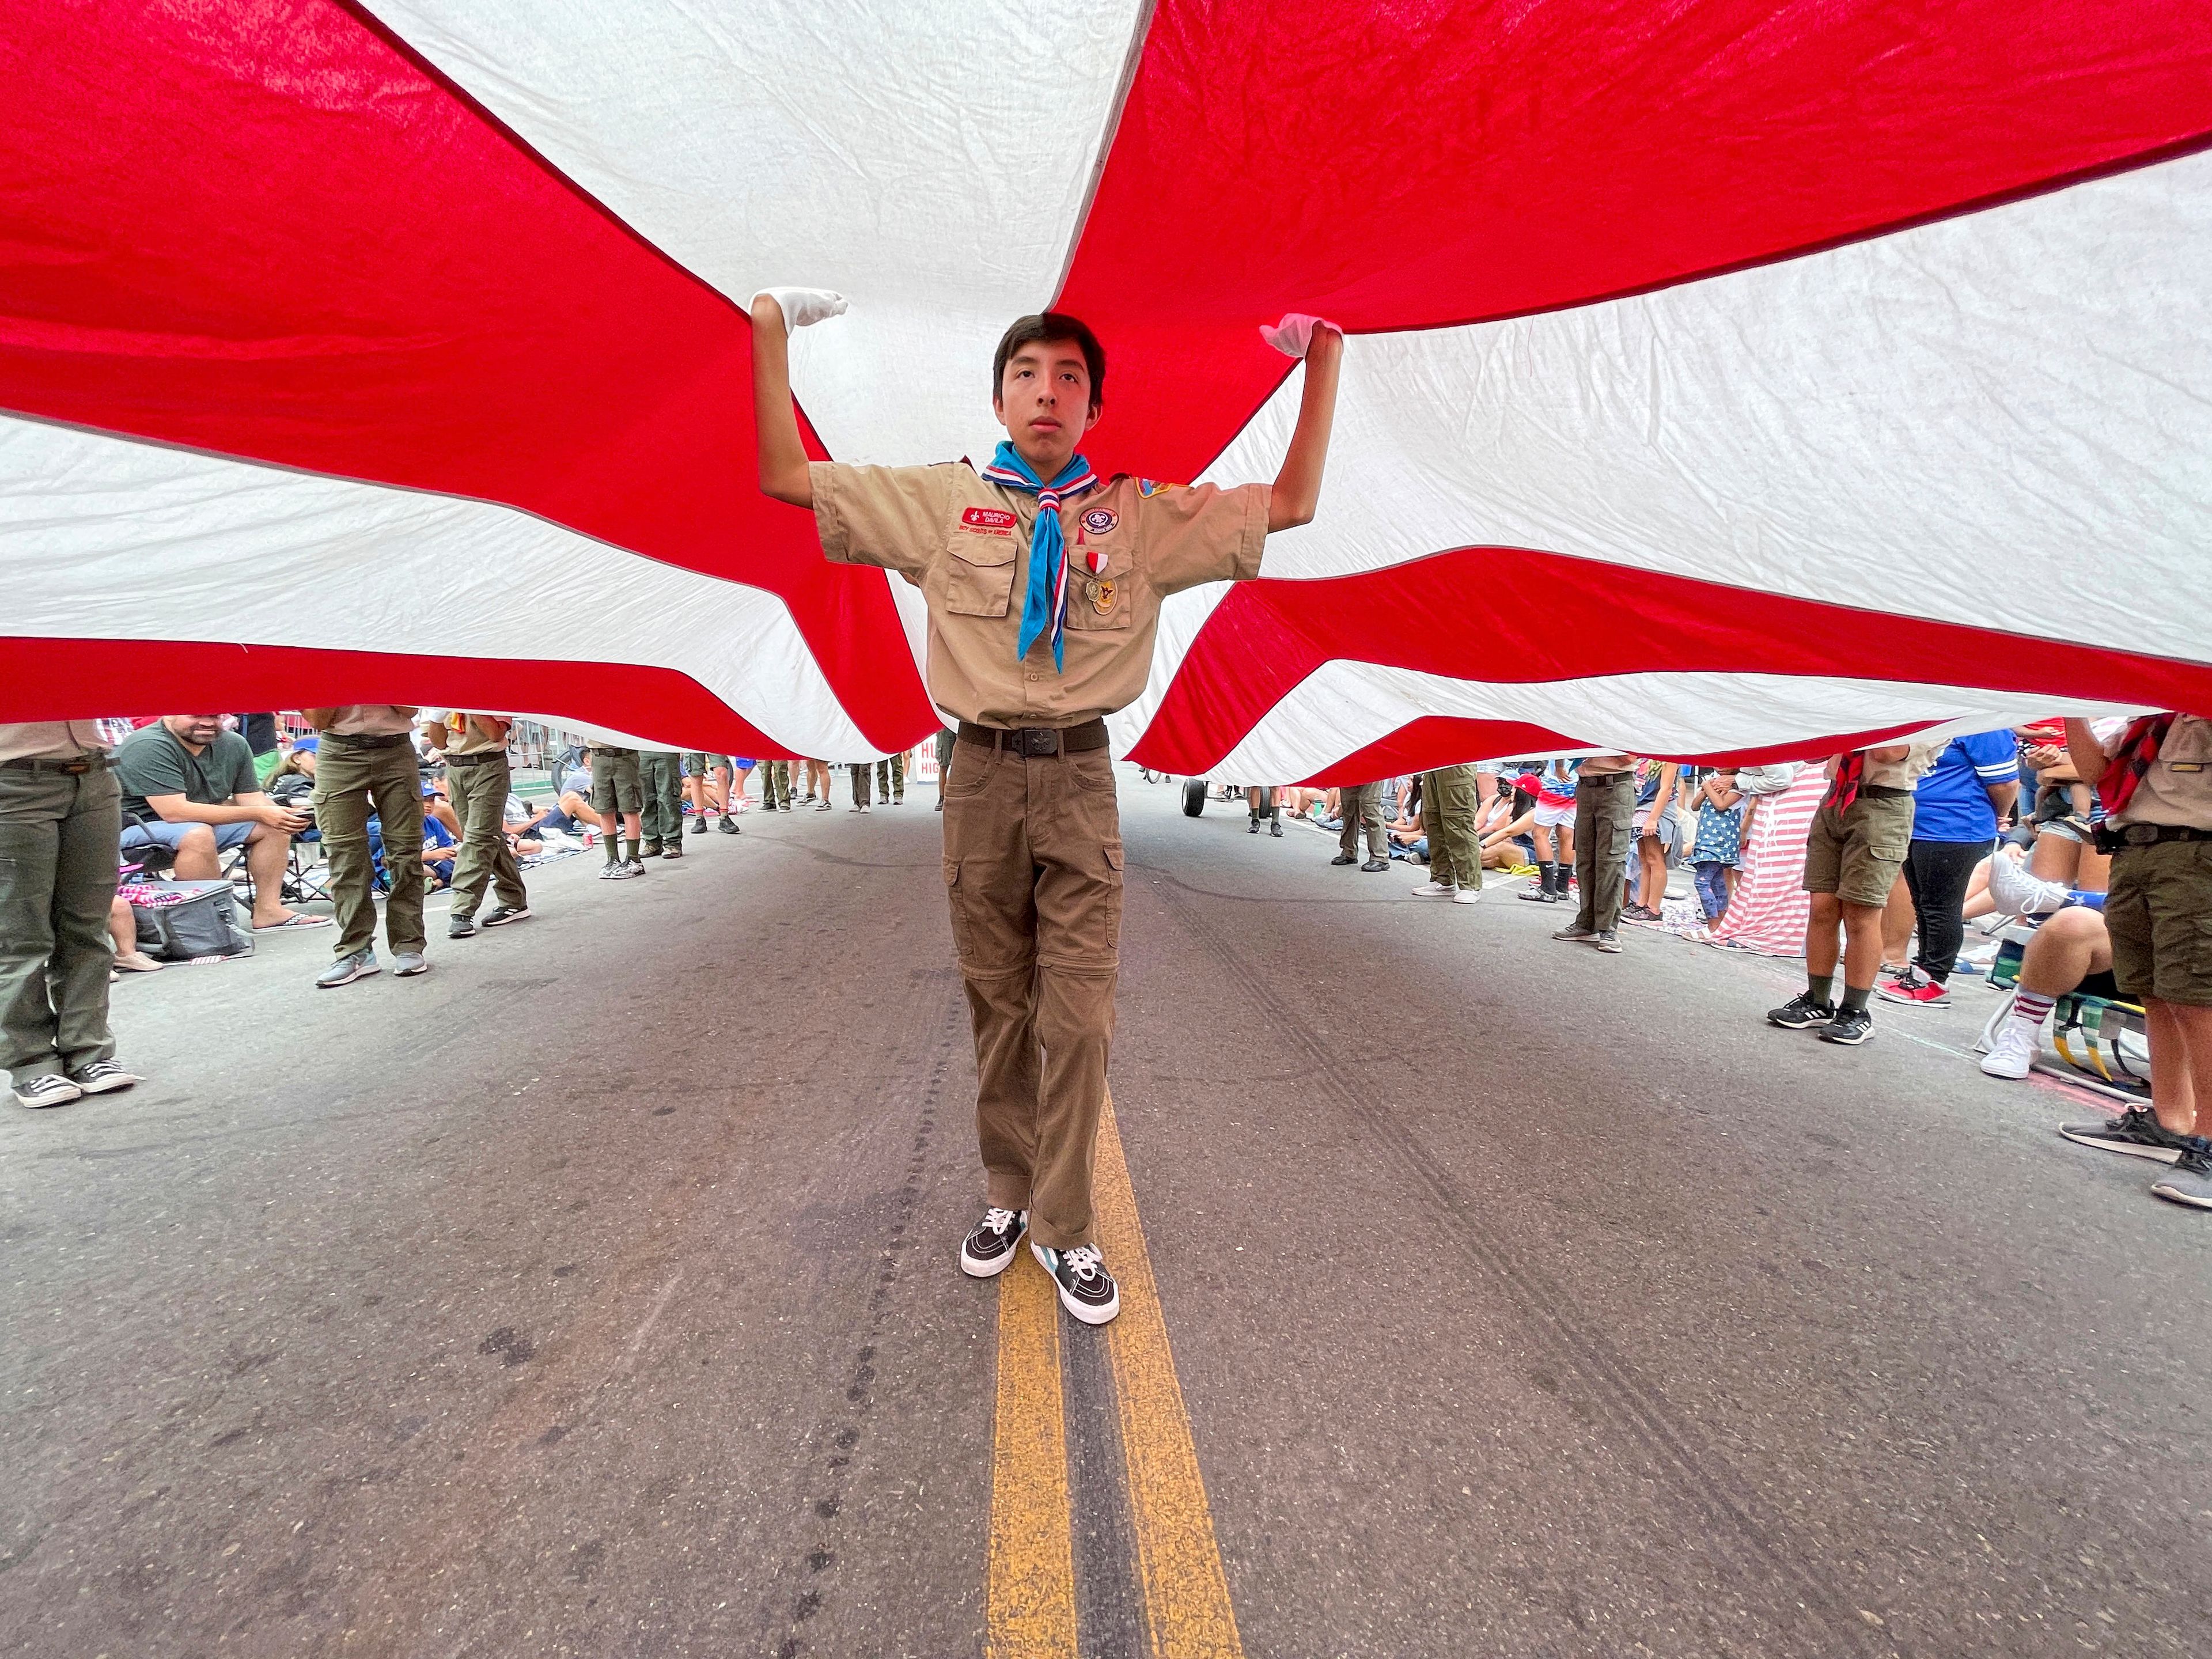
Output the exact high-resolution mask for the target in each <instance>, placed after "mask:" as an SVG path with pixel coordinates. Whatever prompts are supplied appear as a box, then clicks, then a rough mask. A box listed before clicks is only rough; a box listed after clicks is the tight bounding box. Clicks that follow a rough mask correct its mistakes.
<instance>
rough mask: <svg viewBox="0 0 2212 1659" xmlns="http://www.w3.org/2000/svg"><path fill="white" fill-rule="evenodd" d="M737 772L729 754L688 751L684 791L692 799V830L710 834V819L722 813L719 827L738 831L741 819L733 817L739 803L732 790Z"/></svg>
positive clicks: (733, 832)
mask: <svg viewBox="0 0 2212 1659" xmlns="http://www.w3.org/2000/svg"><path fill="white" fill-rule="evenodd" d="M732 775H733V774H732V770H731V767H730V757H728V756H727V755H714V754H708V753H706V752H704V751H702V750H696V749H687V750H684V794H685V795H686V796H687V797H688V798H689V799H690V802H691V833H692V834H693V835H695V836H703V835H705V834H706V833H707V820H708V817H710V816H712V815H713V814H714V813H716V812H719V813H720V814H721V822H720V823H718V824H717V825H716V826H715V828H717V829H720V831H721V832H722V833H723V834H724V835H726V836H734V835H736V834H738V821H737V820H736V819H735V818H733V817H731V816H730V811H731V809H732V807H734V806H735V805H737V799H736V797H735V796H734V795H733V794H732V793H731V790H730V783H731V779H732Z"/></svg>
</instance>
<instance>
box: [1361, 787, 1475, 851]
mask: <svg viewBox="0 0 2212 1659" xmlns="http://www.w3.org/2000/svg"><path fill="white" fill-rule="evenodd" d="M1337 800H1338V803H1339V804H1340V805H1341V806H1342V807H1343V808H1344V833H1343V834H1342V835H1340V836H1338V837H1337V838H1336V845H1337V850H1338V851H1340V852H1341V853H1342V854H1344V855H1345V856H1346V858H1353V859H1356V858H1358V856H1359V832H1360V831H1361V830H1363V829H1364V830H1365V831H1366V832H1367V856H1368V857H1369V858H1370V859H1381V860H1383V861H1384V862H1385V863H1388V862H1389V858H1390V838H1389V835H1388V834H1386V833H1385V830H1384V826H1383V786H1382V785H1381V784H1379V783H1348V784H1346V785H1345V786H1344V787H1343V788H1341V789H1340V790H1338V791H1337ZM1436 844H1437V838H1436V837H1435V836H1433V835H1431V836H1430V837H1429V845H1430V846H1431V847H1434V846H1435V845H1436ZM1480 862H1481V860H1479V859H1478V860H1476V863H1477V864H1478V865H1479V864H1480Z"/></svg>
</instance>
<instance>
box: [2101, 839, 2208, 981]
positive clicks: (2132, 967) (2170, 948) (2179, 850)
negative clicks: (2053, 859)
mask: <svg viewBox="0 0 2212 1659" xmlns="http://www.w3.org/2000/svg"><path fill="white" fill-rule="evenodd" d="M2105 927H2106V931H2107V932H2109V933H2111V934H2112V977H2113V978H2114V979H2116V980H2118V981H2119V982H2120V989H2122V990H2123V991H2124V992H2126V993H2127V994H2129V995H2130V996H2135V997H2147V996H2148V997H2157V998H2159V999H2160V1000H2162V1001H2166V1002H2182V1003H2188V1004H2191V1005H2192V1006H2197V1007H2200V1008H2203V1007H2212V841H2162V842H2159V844H2158V845H2157V846H2155V847H2123V848H2120V850H2119V851H2118V852H2117V853H2115V854H2112V891H2111V892H2110V893H2109V894H2108V895H2107V896H2106V899H2105Z"/></svg>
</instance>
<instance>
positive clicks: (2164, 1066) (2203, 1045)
mask: <svg viewBox="0 0 2212 1659" xmlns="http://www.w3.org/2000/svg"><path fill="white" fill-rule="evenodd" d="M2142 1005H2143V1022H2144V1024H2147V1025H2148V1026H2149V1028H2150V1101H2151V1109H2152V1110H2153V1111H2154V1112H2156V1113H2157V1114H2158V1121H2160V1123H2163V1124H2164V1125H2165V1126H2166V1127H2167V1128H2169V1129H2171V1130H2172V1131H2173V1132H2174V1133H2176V1134H2185V1135H2186V1134H2195V1133H2197V1101H2198V1099H2199V1098H2212V1008H2198V1007H2193V1006H2191V1005H2189V1004H2188V1003H2185V1002H2167V1001H2165V1000H2161V999H2160V998H2158V997H2145V998H2144V999H2143V1000H2142ZM2200 1091H2201V1092H2200ZM2207 1127H2212V1126H2207Z"/></svg>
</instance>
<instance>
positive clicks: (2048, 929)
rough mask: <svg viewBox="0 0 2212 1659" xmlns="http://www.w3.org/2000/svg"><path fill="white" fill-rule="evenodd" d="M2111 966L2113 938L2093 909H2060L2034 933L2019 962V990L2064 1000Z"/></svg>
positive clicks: (2102, 918)
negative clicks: (2096, 974) (2082, 982)
mask: <svg viewBox="0 0 2212 1659" xmlns="http://www.w3.org/2000/svg"><path fill="white" fill-rule="evenodd" d="M2111 966H2112V934H2111V933H2107V932H2106V928H2105V919H2104V917H2103V916H2101V915H2098V913H2097V912H2096V911H2094V910H2087V909H2081V908H2075V909H2071V910H2061V911H2060V912H2059V913H2058V914H2057V915H2055V916H2053V917H2051V920H2050V921H2046V922H2045V923H2044V924H2043V926H2042V927H2039V928H2037V929H2036V930H2035V937H2034V938H2033V939H2030V940H2028V942H2027V952H2026V953H2025V954H2024V955H2023V956H2022V957H2021V959H2020V988H2021V990H2023V991H2033V992H2034V993H2035V994H2037V995H2038V996H2046V997H2063V996H2064V995H2065V994H2067V993H2068V992H2069V991H2070V990H2072V989H2073V988H2074V987H2075V986H2077V985H2079V984H2080V983H2081V981H2083V980H2085V979H2087V978H2088V976H2089V975H2092V974H2094V973H2098V972H2100V971H2102V970H2104V969H2109V968H2110V967H2111Z"/></svg>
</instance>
